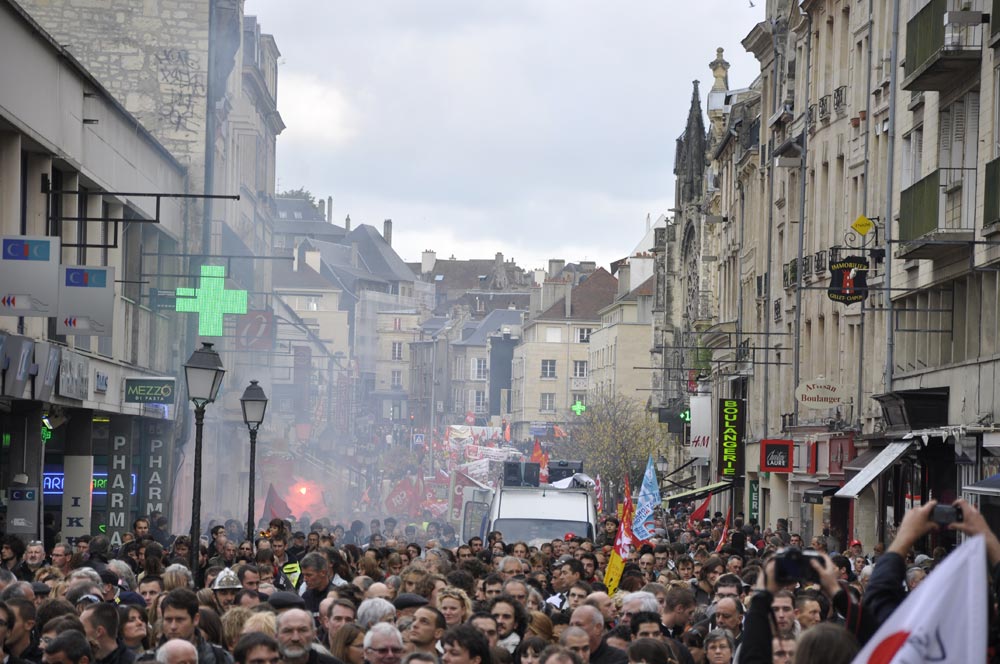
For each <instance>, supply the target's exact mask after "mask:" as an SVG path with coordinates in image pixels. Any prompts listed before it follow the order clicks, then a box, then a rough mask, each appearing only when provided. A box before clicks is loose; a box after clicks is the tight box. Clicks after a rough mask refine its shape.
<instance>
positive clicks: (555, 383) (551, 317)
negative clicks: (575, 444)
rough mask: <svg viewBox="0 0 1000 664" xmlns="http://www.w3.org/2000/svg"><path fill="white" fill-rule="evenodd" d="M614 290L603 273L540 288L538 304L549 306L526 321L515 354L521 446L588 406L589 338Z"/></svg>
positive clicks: (514, 403) (516, 429)
mask: <svg viewBox="0 0 1000 664" xmlns="http://www.w3.org/2000/svg"><path fill="white" fill-rule="evenodd" d="M617 290H618V280H617V279H615V278H614V277H613V276H611V274H610V273H609V272H608V271H607V270H605V269H604V268H598V269H597V270H596V271H594V272H592V273H590V274H589V276H586V277H584V278H583V280H582V281H580V282H579V284H578V285H574V282H573V281H572V280H571V279H569V278H566V279H565V280H563V279H562V278H558V277H557V279H556V280H551V279H550V280H547V281H546V282H545V283H544V284H543V285H542V288H541V291H542V294H543V297H542V300H543V301H553V300H554V301H553V304H552V305H551V306H549V307H547V308H546V309H544V310H542V311H540V312H539V313H537V314H536V315H532V316H531V318H530V319H529V320H528V321H526V322H525V324H524V328H523V332H522V334H523V336H522V339H521V343H520V344H519V345H518V346H517V347H516V348H515V349H514V357H513V361H512V370H511V371H512V375H511V427H512V437H513V439H516V440H519V441H525V440H528V439H530V438H531V437H533V436H535V435H539V434H538V432H539V431H541V430H546V431H551V430H552V429H551V427H552V425H559V426H562V425H566V424H567V423H569V422H571V421H572V419H573V417H575V416H574V414H573V411H572V410H571V407H572V406H573V405H574V404H576V403H577V402H580V403H583V404H586V399H587V390H588V387H589V375H590V369H589V367H590V348H589V344H590V337H591V334H593V332H594V331H595V330H597V329H598V328H599V327H600V326H601V316H600V311H601V310H602V309H604V308H605V307H606V306H607V305H609V304H610V303H611V302H612V300H613V299H614V297H615V295H616V293H617ZM533 430H534V431H535V433H532V431H533ZM541 435H545V434H541Z"/></svg>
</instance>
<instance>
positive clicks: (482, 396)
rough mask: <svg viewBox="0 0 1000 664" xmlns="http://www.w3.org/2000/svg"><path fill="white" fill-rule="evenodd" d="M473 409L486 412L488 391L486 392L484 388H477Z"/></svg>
mask: <svg viewBox="0 0 1000 664" xmlns="http://www.w3.org/2000/svg"><path fill="white" fill-rule="evenodd" d="M473 410H474V411H475V412H476V413H485V412H486V392H484V391H483V390H476V393H475V404H474V408H473Z"/></svg>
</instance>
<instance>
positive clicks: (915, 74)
mask: <svg viewBox="0 0 1000 664" xmlns="http://www.w3.org/2000/svg"><path fill="white" fill-rule="evenodd" d="M961 5H962V3H961V2H959V1H958V0H931V1H930V2H929V3H928V4H927V5H926V6H925V7H924V8H923V9H921V10H920V11H919V12H917V15H916V16H914V17H913V18H912V19H910V21H909V22H908V23H907V24H906V60H905V66H904V69H903V76H904V78H903V84H902V88H903V89H904V90H936V91H939V92H940V91H944V90H950V89H951V88H953V87H955V86H956V85H959V84H960V83H961V82H962V79H963V78H965V77H966V76H968V75H970V74H972V73H973V72H978V71H979V64H980V62H981V61H982V57H983V55H982V51H983V30H984V27H983V23H982V14H980V13H979V12H970V11H961V9H962V7H961ZM946 13H947V15H948V17H949V19H950V22H949V23H947V24H946V23H945V15H946Z"/></svg>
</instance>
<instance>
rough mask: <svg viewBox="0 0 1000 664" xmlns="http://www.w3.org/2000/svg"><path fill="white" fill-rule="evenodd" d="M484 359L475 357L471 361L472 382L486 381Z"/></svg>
mask: <svg viewBox="0 0 1000 664" xmlns="http://www.w3.org/2000/svg"><path fill="white" fill-rule="evenodd" d="M486 378H487V374H486V358H485V357H475V358H473V359H472V380H486Z"/></svg>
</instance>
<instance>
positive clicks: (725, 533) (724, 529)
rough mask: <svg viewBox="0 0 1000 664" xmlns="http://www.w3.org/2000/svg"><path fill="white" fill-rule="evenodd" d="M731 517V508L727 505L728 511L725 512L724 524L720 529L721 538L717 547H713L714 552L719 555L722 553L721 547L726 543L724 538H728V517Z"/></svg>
mask: <svg viewBox="0 0 1000 664" xmlns="http://www.w3.org/2000/svg"><path fill="white" fill-rule="evenodd" d="M732 515H733V506H732V505H731V504H730V505H729V510H727V511H726V524H725V525H724V526H723V527H722V537H720V538H719V546H717V547H715V552H716V553H719V552H720V551H722V547H723V545H724V544H725V543H726V537H728V536H729V517H731V516H732Z"/></svg>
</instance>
